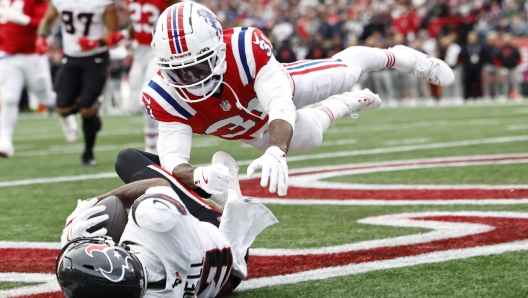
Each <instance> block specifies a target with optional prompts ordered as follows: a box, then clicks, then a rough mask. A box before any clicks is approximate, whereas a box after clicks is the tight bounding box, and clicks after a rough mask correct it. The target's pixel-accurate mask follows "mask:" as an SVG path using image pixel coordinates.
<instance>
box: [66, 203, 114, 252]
mask: <svg viewBox="0 0 528 298" xmlns="http://www.w3.org/2000/svg"><path fill="white" fill-rule="evenodd" d="M95 204H97V199H91V200H86V201H81V200H79V201H77V208H75V210H74V211H73V212H72V214H70V216H68V218H67V219H66V226H65V227H64V230H63V231H62V236H61V245H62V246H63V247H64V246H65V245H66V244H67V243H68V242H70V241H71V240H73V239H75V238H78V237H82V236H85V237H95V236H105V235H106V229H105V228H102V229H99V230H97V231H95V232H93V233H89V232H88V231H86V230H88V229H89V228H91V227H93V226H95V225H96V224H98V223H101V222H103V221H105V220H107V219H108V214H103V215H100V216H97V217H94V218H90V216H92V215H94V214H97V213H99V212H102V211H104V210H106V206H104V205H101V206H95Z"/></svg>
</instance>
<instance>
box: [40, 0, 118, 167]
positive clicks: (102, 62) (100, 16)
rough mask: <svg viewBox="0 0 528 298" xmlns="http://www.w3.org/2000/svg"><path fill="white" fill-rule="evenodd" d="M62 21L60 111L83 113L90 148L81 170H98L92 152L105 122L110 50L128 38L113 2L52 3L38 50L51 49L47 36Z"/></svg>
mask: <svg viewBox="0 0 528 298" xmlns="http://www.w3.org/2000/svg"><path fill="white" fill-rule="evenodd" d="M57 18H60V22H61V32H62V39H63V48H64V57H63V58H62V66H61V68H60V70H59V72H58V73H57V78H56V84H55V91H56V92H57V112H59V114H61V115H62V116H63V117H66V116H68V115H71V114H75V113H77V112H80V113H81V115H82V130H83V133H84V143H85V148H84V152H83V154H82V157H81V166H90V165H95V164H96V161H95V158H94V154H93V147H94V145H95V139H96V136H97V132H98V131H99V130H100V129H101V119H100V118H99V116H98V115H97V110H98V106H99V103H98V100H97V99H98V97H99V96H100V95H101V93H102V92H103V88H104V86H105V83H106V76H107V68H108V63H109V55H108V47H111V46H114V45H115V44H116V43H117V42H119V41H120V40H121V39H123V34H121V33H120V32H119V26H118V19H117V9H116V6H115V4H114V1H112V0H79V1H70V0H51V1H50V5H49V7H48V10H47V12H46V15H45V16H44V18H43V19H42V21H41V23H40V26H39V28H38V35H39V37H38V39H37V48H40V49H43V50H45V49H46V48H47V46H48V45H47V42H46V36H48V35H49V34H50V33H51V28H52V26H53V24H54V22H55V20H56V19H57Z"/></svg>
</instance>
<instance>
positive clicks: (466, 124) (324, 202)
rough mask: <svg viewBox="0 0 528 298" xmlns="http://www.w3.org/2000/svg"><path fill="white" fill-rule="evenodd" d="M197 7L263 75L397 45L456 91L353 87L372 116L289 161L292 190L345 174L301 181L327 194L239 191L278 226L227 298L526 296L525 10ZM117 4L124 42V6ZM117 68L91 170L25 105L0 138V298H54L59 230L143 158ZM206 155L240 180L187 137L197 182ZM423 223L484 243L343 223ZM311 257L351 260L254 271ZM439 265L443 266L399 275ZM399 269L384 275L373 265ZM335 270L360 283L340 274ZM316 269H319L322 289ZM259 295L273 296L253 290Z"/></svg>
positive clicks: (251, 184)
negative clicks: (426, 59)
mask: <svg viewBox="0 0 528 298" xmlns="http://www.w3.org/2000/svg"><path fill="white" fill-rule="evenodd" d="M199 2H201V3H203V4H204V5H206V6H209V7H210V8H211V9H212V10H213V11H214V12H216V13H217V15H218V16H219V18H220V19H221V20H222V23H223V26H224V28H229V27H232V26H256V27H259V28H260V29H261V30H263V31H264V32H265V33H266V34H267V35H268V37H269V38H270V39H271V40H272V41H273V44H274V47H275V53H276V57H277V59H279V60H280V61H285V62H286V61H291V60H298V59H305V58H325V57H328V56H331V55H332V54H333V53H335V52H337V51H339V50H341V49H343V48H344V47H347V46H350V45H367V46H375V47H382V48H386V47H390V46H392V45H395V44H401V43H404V44H408V45H410V46H412V47H414V48H416V49H419V50H422V51H424V52H426V53H428V54H429V55H432V56H436V57H440V58H441V59H444V60H445V61H446V62H448V63H449V65H450V66H452V67H453V68H454V70H455V72H456V74H457V78H458V79H457V80H456V84H455V85H454V86H451V87H447V88H443V89H441V88H435V87H433V86H431V85H428V84H423V83H422V82H421V81H420V80H414V77H411V76H407V75H405V74H401V73H398V72H396V71H390V70H386V71H380V72H376V73H371V74H369V75H367V76H365V77H363V78H362V79H361V80H360V84H359V86H358V88H367V87H368V88H370V89H371V90H373V91H374V92H377V93H379V94H380V96H381V97H382V99H383V100H384V101H386V102H385V108H382V109H380V110H376V111H371V112H365V113H362V114H361V115H360V118H359V119H343V120H341V121H339V122H337V123H335V124H334V125H333V126H332V127H331V128H330V129H329V130H328V131H327V133H325V141H324V142H323V144H322V146H321V147H320V148H318V149H317V150H314V151H310V152H296V153H293V154H290V155H289V157H288V158H289V162H288V164H289V167H290V169H291V171H292V173H301V174H302V173H303V171H304V172H317V171H321V172H323V171H328V170H329V169H335V168H336V167H338V168H339V169H341V168H346V167H349V168H354V167H357V168H358V169H360V170H358V171H357V172H353V171H352V170H347V171H344V172H343V173H341V174H336V175H333V176H332V175H330V176H327V177H322V176H321V177H319V178H317V179H320V180H321V181H323V182H326V183H329V184H326V185H327V186H328V187H327V188H324V187H323V188H320V187H319V188H317V187H315V186H314V187H313V188H311V187H310V185H309V183H314V181H315V180H310V179H312V178H310V177H308V176H306V181H308V182H305V184H303V183H304V182H303V180H302V179H304V178H302V177H304V176H300V177H301V178H299V179H297V182H296V183H297V184H296V185H295V187H294V186H292V187H291V189H290V198H292V199H293V200H284V201H282V202H279V201H277V200H276V198H275V197H273V196H271V195H269V194H268V193H267V191H265V190H262V189H261V188H260V186H258V182H257V181H256V180H246V181H243V182H242V186H243V192H244V193H245V194H247V195H252V196H255V197H258V198H260V199H262V200H263V201H264V202H265V203H266V205H267V206H268V207H269V208H270V209H271V210H272V211H273V212H274V213H275V214H276V215H277V217H278V219H279V221H280V224H279V225H276V226H274V227H272V228H270V229H269V230H266V231H265V232H264V233H263V234H262V235H261V236H260V237H259V238H258V239H257V241H256V243H255V244H254V246H253V248H254V249H255V254H256V255H254V256H253V257H252V258H253V259H252V260H251V261H250V266H252V267H251V268H252V269H250V280H249V281H250V282H249V283H246V284H242V285H243V288H244V289H245V291H243V292H239V293H237V294H236V295H235V297H527V296H528V285H527V284H526V280H525V279H526V268H528V242H527V241H528V221H527V220H526V218H527V217H528V216H527V214H528V201H527V198H528V185H527V183H526V181H527V178H528V167H527V166H526V163H528V155H527V151H528V133H527V131H528V122H527V121H526V119H528V118H527V115H528V105H527V104H526V101H523V98H524V97H525V96H526V95H527V94H528V88H527V86H528V84H527V82H528V38H527V37H526V36H528V25H527V21H528V19H527V12H528V2H525V1H521V0H518V1H515V0H503V1H486V0H476V1H470V0H466V1H465V0H458V1H440V0H430V1H429V0H415V1H396V0H394V1H390V0H389V1H376V0H371V1H368V0H366V1H331V0H328V1H317V0H306V1H303V0H300V1H283V0H280V1H279V0H276V1H265V0H262V1H242V0H233V1H199ZM116 3H118V4H119V8H120V21H121V27H122V29H125V28H126V27H127V26H128V23H129V19H128V10H127V4H126V2H125V1H116ZM0 30H1V27H0ZM55 32H56V33H55V34H54V35H53V50H52V51H51V53H50V61H51V64H52V69H51V71H52V73H56V71H57V68H58V67H59V65H60V59H61V55H62V52H61V37H60V34H59V33H58V32H60V31H59V30H58V28H57V30H56V31H55ZM470 32H475V35H476V46H473V47H472V50H473V51H474V50H475V49H476V48H478V50H479V51H481V52H482V56H479V61H478V62H479V63H477V64H478V65H477V67H476V68H475V67H473V66H468V65H467V64H468V59H471V55H472V53H473V52H472V53H469V56H468V55H467V54H466V55H465V56H464V54H463V53H464V51H465V50H464V48H466V49H467V41H468V36H471V35H472V34H470ZM469 39H471V37H470V38H469ZM509 45H512V46H511V47H510V46H509ZM512 49H517V50H518V51H519V53H520V59H513V60H512V59H509V58H511V57H513V56H512V55H514V54H513V52H514V50H512ZM133 50H134V44H133V43H131V42H123V43H122V44H121V45H120V46H119V47H118V48H115V49H113V50H112V60H113V61H112V72H111V75H110V77H109V78H108V82H107V87H106V91H105V94H104V96H103V97H102V98H101V102H102V107H103V108H102V112H103V117H104V118H105V119H104V125H103V130H102V132H101V134H100V136H99V138H98V141H97V145H96V147H95V152H96V154H97V156H98V164H97V166H94V167H79V166H78V155H79V153H80V152H82V150H83V145H82V140H79V141H77V142H76V143H74V144H67V143H66V142H65V141H64V138H63V136H62V132H61V131H60V128H59V124H58V123H57V121H56V119H55V118H56V116H55V115H52V116H51V117H49V116H48V115H47V113H46V111H44V110H43V109H41V110H40V112H41V113H40V114H39V113H35V111H39V106H38V104H35V103H32V102H33V100H32V99H31V98H32V96H31V94H30V95H29V96H28V98H29V99H28V100H27V101H26V102H25V103H23V104H25V105H26V106H28V107H29V108H27V109H26V113H25V114H24V115H23V116H22V117H21V120H20V121H19V124H18V126H17V128H16V131H15V135H14V142H15V144H16V146H17V154H16V156H15V157H14V158H12V159H0V224H1V226H2V229H0V297H13V296H20V295H24V294H27V295H30V296H29V297H33V298H44V297H47V298H51V297H61V296H60V295H59V294H58V293H57V292H56V290H57V286H56V284H55V283H54V276H53V265H54V256H55V255H56V251H55V249H56V247H57V245H58V244H57V242H58V241H59V238H60V234H61V231H62V228H63V226H64V220H65V218H66V217H67V216H68V214H70V212H71V210H73V209H74V206H75V202H76V200H77V199H86V198H89V197H92V196H95V195H98V194H100V193H103V192H106V191H108V190H110V189H112V188H115V187H118V186H120V185H121V184H122V183H121V181H120V180H119V179H118V178H117V177H116V175H115V174H114V170H113V163H114V161H115V157H116V155H117V153H118V152H119V151H120V150H121V149H124V148H128V147H135V148H138V149H143V148H144V143H143V130H142V119H141V117H140V116H139V115H129V113H128V109H127V107H128V105H129V99H128V83H127V72H128V70H129V69H130V66H131V63H133V61H132V60H131V54H132V51H133ZM467 52H468V51H466V53H467ZM473 54H474V53H473ZM479 55H480V54H479ZM464 58H465V59H464ZM468 73H470V74H473V75H472V77H475V75H474V74H475V73H477V76H476V77H477V80H476V81H475V80H466V79H464V78H465V75H466V74H468ZM467 84H469V85H467ZM465 90H470V92H469V94H470V95H471V96H470V97H471V98H472V99H471V100H465ZM387 107H388V108H387ZM218 150H223V151H227V152H229V153H231V154H232V155H233V156H234V157H235V158H236V159H237V160H238V161H239V162H240V167H241V174H244V173H245V169H246V167H247V165H248V164H249V162H250V161H251V160H252V159H254V158H257V157H258V156H259V155H260V152H258V151H257V150H253V149H248V148H247V147H246V146H245V145H243V144H242V143H239V142H228V141H224V140H220V139H218V138H213V137H208V136H196V137H195V138H194V139H193V152H192V159H191V162H192V163H193V164H207V163H209V162H210V157H211V156H212V154H213V153H214V152H216V151H218ZM421 164H426V165H424V166H420V165H421ZM398 166H401V168H398ZM362 167H363V168H369V167H370V168H379V170H378V171H377V170H364V169H363V170H361V168H362ZM299 175H300V174H299ZM241 177H242V175H241ZM314 179H315V178H314ZM292 183H293V182H292ZM318 183H319V182H318ZM306 199H310V200H312V201H303V200H306ZM423 212H444V213H445V214H448V215H445V214H444V213H442V214H443V215H442V216H443V217H439V218H437V219H436V220H437V221H451V222H458V223H460V222H465V221H464V220H465V219H461V217H460V216H461V215H460V214H465V215H464V216H469V215H471V214H472V215H473V217H471V220H469V221H470V222H472V223H478V224H481V225H490V226H492V227H494V228H493V229H494V230H496V231H499V232H500V233H498V234H477V236H471V235H469V236H466V237H465V238H463V237H462V238H461V236H458V238H456V237H454V238H453V239H455V240H453V239H448V240H449V241H448V240H446V241H444V242H442V241H438V242H435V244H434V245H429V244H430V243H426V245H425V246H424V247H416V246H413V247H410V246H408V245H410V244H409V243H410V242H408V243H404V242H401V243H400V242H398V241H397V240H396V239H398V238H397V237H401V236H413V235H416V237H420V235H422V236H423V235H427V232H430V231H433V230H435V229H438V228H439V227H437V226H434V225H433V224H431V225H429V226H427V225H425V226H420V225H414V226H410V225H407V226H406V225H401V226H386V225H376V224H365V223H360V222H358V221H359V220H362V219H364V218H367V217H369V218H370V217H376V216H384V215H390V214H400V213H423ZM457 212H458V213H457ZM464 212H465V213H464ZM457 214H458V216H459V217H456V216H457ZM468 214H469V215H468ZM422 216H426V215H422ZM428 216H429V215H428ZM497 219H499V220H497ZM464 229H467V226H463V228H462V230H464ZM447 230H449V229H447ZM448 232H449V231H448ZM446 233H447V232H446ZM490 233H491V232H490ZM478 235H481V237H480V238H479V236H478ZM482 235H483V236H482ZM448 236H449V233H448ZM387 238H388V239H389V241H390V242H392V244H389V245H388V246H387V247H389V248H390V247H392V248H393V249H392V250H390V249H381V250H372V248H373V247H374V248H375V247H377V246H376V245H380V244H376V243H377V242H376V241H378V240H383V239H387ZM456 239H459V240H460V241H458V242H457V241H456ZM422 241H426V240H423V239H422ZM427 241H429V240H427ZM354 245H355V246H354ZM391 245H393V246H391ZM435 245H436V246H435ZM501 245H502V246H501ZM327 246H343V247H348V248H346V249H351V250H353V249H355V250H354V251H355V252H356V255H354V254H349V255H336V256H333V257H328V256H326V255H323V256H322V257H321V256H319V257H313V258H311V259H309V260H308V261H307V260H306V259H304V258H297V259H296V258H294V257H291V258H283V259H281V258H280V257H277V259H271V257H269V255H270V254H272V253H271V252H269V251H267V249H281V250H280V251H279V252H281V251H282V252H284V253H286V251H287V250H288V249H292V250H293V249H315V250H316V249H318V248H322V247H327ZM353 247H354V248H353ZM358 247H359V248H358ZM394 247H396V248H398V249H399V250H398V249H396V250H395V249H394ZM343 249H345V248H343ZM359 249H363V250H359ZM428 249H430V250H428ZM472 249H473V250H472ZM438 251H447V252H449V253H451V254H450V255H445V256H444V255H440V254H434V253H433V254H431V255H425V257H424V258H426V260H421V259H412V257H413V256H415V255H416V254H421V253H426V252H438ZM258 253H260V254H261V255H258ZM275 254H278V252H277V251H275ZM322 254H324V252H323V253H320V252H319V255H322ZM266 256H268V257H269V258H270V259H266ZM399 257H401V258H400V259H397V260H395V261H394V262H393V263H390V262H387V263H383V262H381V261H384V260H385V261H387V260H386V259H384V258H387V259H388V261H391V258H399ZM404 257H408V258H404ZM379 262H381V263H379ZM252 264H253V265H252ZM284 264H290V265H291V264H293V265H291V266H285V265H284ZM351 264H352V265H354V264H357V265H358V266H359V265H361V264H366V265H365V267H347V266H351ZM327 266H333V267H331V268H330V269H328V270H327V271H325V270H326V267H327ZM369 266H370V267H369ZM284 268H295V269H294V271H293V272H288V271H287V270H285V269H284ZM332 268H333V269H332ZM388 268H389V269H388ZM390 268H392V269H390ZM317 269H320V270H322V271H316V270H317ZM295 270H297V271H295ZM331 270H335V271H332V272H334V273H331V272H330V271H331ZM336 271H337V272H338V273H335V272H336ZM329 272H330V273H329ZM292 273H297V274H299V275H296V277H295V278H297V280H296V281H294V282H291V281H290V282H289V283H288V284H286V282H287V281H288V280H289V279H288V278H286V277H284V276H282V277H279V278H278V279H277V280H272V277H273V276H278V275H281V274H292ZM303 273H305V275H303ZM332 274H333V275H332ZM266 277H268V278H270V280H266V279H265V278H266ZM258 278H264V279H261V280H258ZM292 278H293V277H292ZM295 278H293V279H295ZM251 280H253V281H251ZM281 281H285V282H284V283H285V284H281ZM259 282H261V283H259ZM273 282H275V285H276V286H275V287H267V286H266V285H271V284H273ZM54 291H55V292H54Z"/></svg>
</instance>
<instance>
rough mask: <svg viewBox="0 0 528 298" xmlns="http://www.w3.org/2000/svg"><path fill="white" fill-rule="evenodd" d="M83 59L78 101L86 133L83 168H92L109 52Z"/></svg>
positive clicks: (83, 128) (100, 124)
mask: <svg viewBox="0 0 528 298" xmlns="http://www.w3.org/2000/svg"><path fill="white" fill-rule="evenodd" d="M82 59H83V61H82V64H83V65H82V74H81V80H82V87H81V94H80V95H79V101H78V105H79V111H80V112H81V115H82V130H83V133H84V152H83V154H82V156H81V166H91V165H95V164H96V161H95V157H94V154H93V148H94V146H95V140H96V138H97V133H98V132H99V130H101V126H102V123H101V118H100V117H99V115H98V113H97V111H98V109H99V102H98V98H99V96H100V95H101V94H102V93H103V89H104V86H105V84H106V77H107V70H108V65H109V62H110V59H109V55H108V52H105V53H102V54H98V55H95V56H92V57H86V58H82Z"/></svg>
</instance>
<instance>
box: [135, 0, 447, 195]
mask: <svg viewBox="0 0 528 298" xmlns="http://www.w3.org/2000/svg"><path fill="white" fill-rule="evenodd" d="M152 45H153V48H154V51H155V54H156V64H157V65H158V67H159V68H160V72H158V74H157V75H156V76H154V78H153V79H152V81H151V82H150V83H149V86H148V87H147V88H146V89H145V91H144V93H143V102H144V103H145V106H146V108H147V112H148V113H149V114H150V115H151V116H152V117H153V118H155V119H157V120H158V121H159V123H158V127H159V140H158V152H159V154H160V159H161V165H162V167H163V168H165V169H166V170H168V171H169V172H171V173H172V174H173V175H174V176H175V177H177V178H179V179H180V180H181V181H183V182H184V183H185V184H186V185H187V186H189V187H201V188H202V189H203V190H205V191H206V192H208V193H211V194H219V193H222V192H223V190H224V189H225V185H226V184H227V183H228V182H229V179H228V175H226V172H225V169H224V170H223V171H219V170H218V169H213V168H211V167H210V166H209V167H198V168H195V167H192V166H191V165H189V164H188V161H189V158H190V151H191V138H192V134H193V133H196V134H208V135H215V136H217V137H220V138H224V139H228V140H235V139H238V140H241V141H243V142H245V143H247V144H249V145H252V146H254V147H256V148H257V149H259V150H261V151H265V153H264V154H263V155H262V156H261V157H260V158H258V159H256V160H255V161H253V163H251V164H250V165H249V167H248V175H249V176H251V175H252V174H253V173H254V172H255V170H256V169H258V168H262V178H261V186H263V187H265V186H267V185H268V178H269V180H270V183H269V184H270V186H269V190H270V192H272V193H273V192H275V191H276V190H277V186H278V194H279V195H281V196H284V195H286V193H287V186H288V166H287V162H286V153H287V152H289V151H298V150H310V149H314V148H316V147H317V146H319V145H320V144H321V142H322V139H323V137H322V135H323V132H324V131H325V130H326V129H327V128H328V127H329V125H330V124H331V123H332V122H334V121H336V120H338V119H340V118H342V117H345V116H347V115H350V114H353V113H355V112H358V111H361V110H369V109H375V108H377V107H379V106H380V102H381V100H380V99H379V96H377V95H375V94H373V93H372V92H370V91H369V90H366V91H362V92H357V93H350V92H346V91H348V90H350V89H351V88H352V86H353V85H354V84H355V83H356V81H357V80H358V78H359V76H360V75H361V74H362V73H363V72H369V71H375V70H381V69H385V68H395V69H396V70H399V71H403V72H407V73H411V74H413V75H416V76H419V77H421V78H423V79H426V80H428V81H430V82H431V83H433V84H437V85H450V84H451V83H452V82H453V81H454V74H453V71H452V70H451V69H450V68H449V66H448V65H447V64H445V62H443V61H441V60H438V59H435V58H431V57H428V56H426V55H425V54H423V53H420V52H418V51H416V50H413V49H411V48H408V47H406V46H395V47H393V48H390V49H387V50H383V49H378V48H368V47H349V48H347V49H345V50H344V51H342V52H339V53H337V54H335V55H334V56H333V57H332V58H330V59H319V60H304V61H298V62H294V63H289V64H280V63H279V62H277V60H276V59H275V58H274V56H273V53H272V45H271V43H270V42H269V40H268V39H267V38H266V36H264V34H263V33H262V32H261V31H260V30H259V29H257V28H252V27H236V28H230V29H226V30H222V27H221V25H220V23H219V21H218V18H217V17H216V16H215V15H214V14H213V13H212V12H211V11H210V10H209V9H208V8H206V7H204V6H203V5H200V4H198V3H194V2H183V3H178V4H175V5H173V6H171V7H169V8H168V9H167V10H165V11H164V12H163V13H162V14H161V16H160V18H159V20H158V22H157V26H156V29H155V31H154V36H153V43H152ZM343 92H345V93H343ZM336 94H338V95H336ZM329 97H330V98H329ZM327 98H329V99H328V100H326V101H325V102H324V103H323V104H322V106H320V107H318V108H309V109H301V110H297V109H298V108H301V107H304V106H307V105H309V104H313V103H316V102H320V101H322V100H325V99H327Z"/></svg>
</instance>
